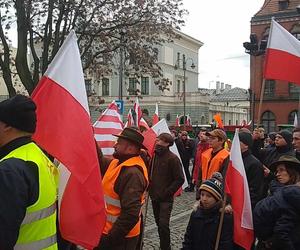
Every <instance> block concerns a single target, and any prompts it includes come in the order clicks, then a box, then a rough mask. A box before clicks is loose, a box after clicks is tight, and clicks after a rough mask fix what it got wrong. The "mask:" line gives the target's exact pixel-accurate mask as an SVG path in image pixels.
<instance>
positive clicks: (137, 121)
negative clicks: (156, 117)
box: [133, 98, 142, 127]
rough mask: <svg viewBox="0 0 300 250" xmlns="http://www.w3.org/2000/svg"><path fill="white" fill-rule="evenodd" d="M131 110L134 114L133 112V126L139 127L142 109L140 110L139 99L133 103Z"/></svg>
mask: <svg viewBox="0 0 300 250" xmlns="http://www.w3.org/2000/svg"><path fill="white" fill-rule="evenodd" d="M133 109H134V112H135V121H134V125H135V126H136V127H139V126H140V120H141V118H142V109H141V107H140V104H139V98H136V100H135V103H134V105H133Z"/></svg>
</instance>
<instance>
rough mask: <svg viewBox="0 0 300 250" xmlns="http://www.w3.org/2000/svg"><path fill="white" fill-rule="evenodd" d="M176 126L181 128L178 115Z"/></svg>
mask: <svg viewBox="0 0 300 250" xmlns="http://www.w3.org/2000/svg"><path fill="white" fill-rule="evenodd" d="M175 126H176V127H179V126H180V124H179V116H178V115H177V116H176V120H175Z"/></svg>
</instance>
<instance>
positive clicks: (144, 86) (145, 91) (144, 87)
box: [141, 77, 149, 95]
mask: <svg viewBox="0 0 300 250" xmlns="http://www.w3.org/2000/svg"><path fill="white" fill-rule="evenodd" d="M141 94H142V95H149V77H142V79H141Z"/></svg>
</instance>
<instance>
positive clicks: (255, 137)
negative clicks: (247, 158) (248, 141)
mask: <svg viewBox="0 0 300 250" xmlns="http://www.w3.org/2000/svg"><path fill="white" fill-rule="evenodd" d="M252 138H253V140H257V139H259V138H260V133H259V131H258V129H254V131H253V133H252Z"/></svg>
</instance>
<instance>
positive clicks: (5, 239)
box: [0, 137, 39, 250]
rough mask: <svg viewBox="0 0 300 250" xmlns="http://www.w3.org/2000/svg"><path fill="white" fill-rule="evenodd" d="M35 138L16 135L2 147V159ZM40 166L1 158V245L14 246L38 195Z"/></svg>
mask: <svg viewBox="0 0 300 250" xmlns="http://www.w3.org/2000/svg"><path fill="white" fill-rule="evenodd" d="M29 142H31V139H30V138H29V137H21V138H18V139H15V140H13V141H11V142H9V143H8V144H6V145H5V146H3V147H2V148H0V159H2V158H3V157H4V156H6V155H7V154H8V153H10V152H11V151H13V150H14V149H16V148H18V147H20V146H22V145H24V144H27V143H29ZM38 190H39V182H38V167H37V165H36V164H35V163H33V162H26V161H23V160H20V159H16V158H9V159H6V160H4V161H2V162H0V197H1V202H0V249H1V250H12V249H13V247H14V245H15V244H16V241H17V238H18V235H19V228H20V225H21V223H22V221H23V219H24V216H25V213H26V208H27V207H28V206H30V205H32V204H34V203H35V202H36V200H37V198H38Z"/></svg>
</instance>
